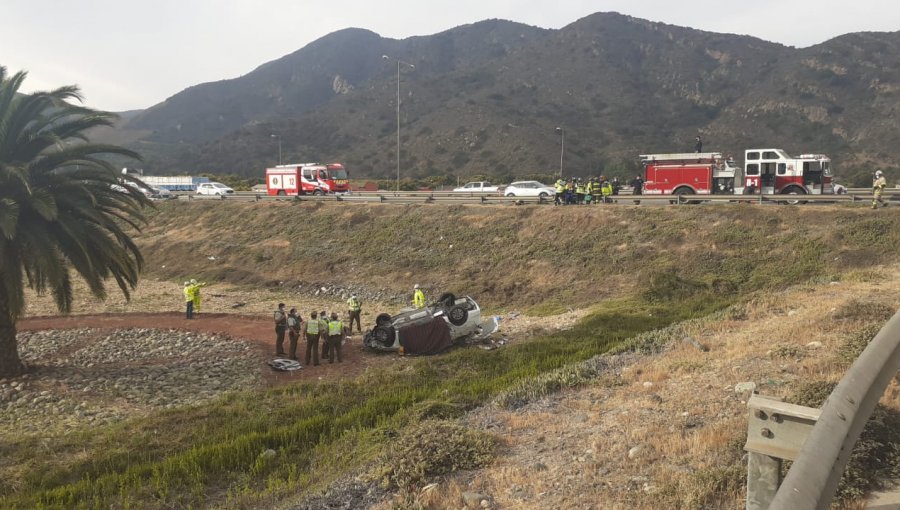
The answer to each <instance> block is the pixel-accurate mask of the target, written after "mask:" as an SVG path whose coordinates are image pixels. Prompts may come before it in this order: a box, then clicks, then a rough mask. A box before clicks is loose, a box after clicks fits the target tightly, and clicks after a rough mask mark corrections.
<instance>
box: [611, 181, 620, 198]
mask: <svg viewBox="0 0 900 510" xmlns="http://www.w3.org/2000/svg"><path fill="white" fill-rule="evenodd" d="M620 189H622V186H621V185H620V184H619V178H618V177H613V180H612V194H613V196H618V194H619V190H620Z"/></svg>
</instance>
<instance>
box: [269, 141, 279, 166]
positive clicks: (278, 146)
mask: <svg viewBox="0 0 900 510" xmlns="http://www.w3.org/2000/svg"><path fill="white" fill-rule="evenodd" d="M269 136H271V137H272V138H277V139H278V165H279V166H280V165H281V135H269Z"/></svg>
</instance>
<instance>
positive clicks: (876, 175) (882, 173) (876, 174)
mask: <svg viewBox="0 0 900 510" xmlns="http://www.w3.org/2000/svg"><path fill="white" fill-rule="evenodd" d="M882 175H884V172H882V171H881V170H875V177H881V176H882Z"/></svg>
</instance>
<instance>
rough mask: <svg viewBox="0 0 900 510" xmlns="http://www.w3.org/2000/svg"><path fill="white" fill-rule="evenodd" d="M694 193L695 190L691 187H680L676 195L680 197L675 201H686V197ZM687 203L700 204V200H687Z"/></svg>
mask: <svg viewBox="0 0 900 510" xmlns="http://www.w3.org/2000/svg"><path fill="white" fill-rule="evenodd" d="M693 194H694V190H692V189H691V188H678V189H676V190H675V193H674V195H675V196H677V197H679V199H678V201H677V202H675V203H678V202H685V198H684V197H686V196H687V195H693ZM687 203H688V204H699V203H700V201H699V200H687Z"/></svg>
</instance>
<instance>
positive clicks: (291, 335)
mask: <svg viewBox="0 0 900 510" xmlns="http://www.w3.org/2000/svg"><path fill="white" fill-rule="evenodd" d="M302 325H303V320H302V319H301V318H300V316H299V315H297V309H296V308H291V310H290V311H289V312H288V314H287V331H288V339H289V340H290V347H289V348H288V356H289V357H290V358H291V359H293V360H296V359H297V340H299V339H300V327H301V326H302Z"/></svg>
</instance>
